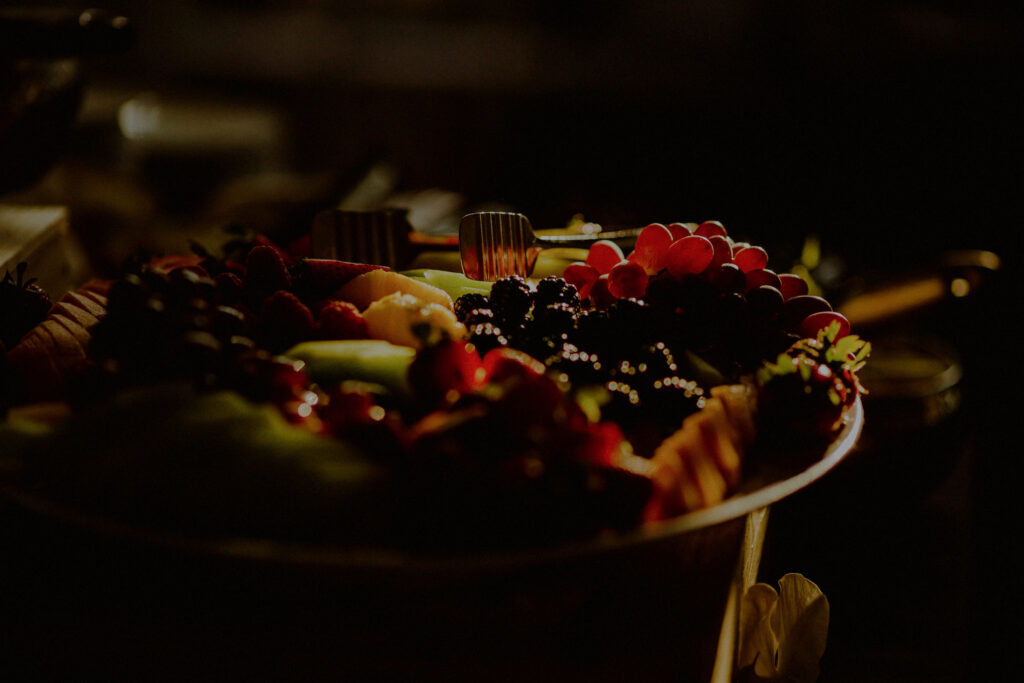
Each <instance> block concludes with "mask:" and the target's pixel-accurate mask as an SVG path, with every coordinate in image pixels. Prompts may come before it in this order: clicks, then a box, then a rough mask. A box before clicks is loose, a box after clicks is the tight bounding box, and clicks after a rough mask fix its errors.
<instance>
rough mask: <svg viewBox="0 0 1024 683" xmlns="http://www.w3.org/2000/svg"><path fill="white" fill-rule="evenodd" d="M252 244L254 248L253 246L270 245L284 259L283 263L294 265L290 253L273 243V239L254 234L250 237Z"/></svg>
mask: <svg viewBox="0 0 1024 683" xmlns="http://www.w3.org/2000/svg"><path fill="white" fill-rule="evenodd" d="M252 244H253V248H255V247H270V248H271V249H273V250H274V251H276V252H277V253H278V254H280V255H281V258H282V259H284V262H285V265H288V266H293V265H295V259H294V258H292V255H291V254H289V253H288V252H287V251H286V250H284V249H282V248H281V247H279V246H277V244H275V243H274V241H273V240H271V239H270V238H269V237H267V236H266V235H255V236H254V237H253V238H252Z"/></svg>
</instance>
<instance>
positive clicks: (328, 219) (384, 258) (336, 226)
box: [310, 209, 457, 269]
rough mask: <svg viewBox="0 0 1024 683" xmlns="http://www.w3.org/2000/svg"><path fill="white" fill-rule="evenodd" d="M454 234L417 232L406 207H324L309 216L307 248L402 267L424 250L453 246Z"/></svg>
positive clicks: (346, 258)
mask: <svg viewBox="0 0 1024 683" xmlns="http://www.w3.org/2000/svg"><path fill="white" fill-rule="evenodd" d="M456 244H457V241H456V237H455V236H454V235H447V236H434V235H425V234H422V233H418V232H416V231H415V230H413V228H412V225H411V224H410V223H409V218H408V210H407V209H378V210H375V211H346V210H342V209H327V210H325V211H321V212H319V213H318V214H317V215H316V216H315V217H314V219H313V230H312V233H311V235H310V250H311V252H312V254H313V256H314V257H315V258H323V259H335V260H338V261H350V262H353V263H372V264H374V265H378V266H387V267H389V268H394V269H400V268H406V267H408V266H409V264H410V263H411V262H412V260H413V258H414V257H415V256H416V255H417V254H418V253H419V252H421V251H424V250H426V249H431V248H434V249H444V248H454V247H455V246H456Z"/></svg>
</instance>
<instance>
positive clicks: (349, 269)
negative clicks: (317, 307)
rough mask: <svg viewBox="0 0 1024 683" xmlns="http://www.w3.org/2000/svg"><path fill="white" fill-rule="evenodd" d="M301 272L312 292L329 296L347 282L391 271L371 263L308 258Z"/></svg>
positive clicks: (304, 261)
mask: <svg viewBox="0 0 1024 683" xmlns="http://www.w3.org/2000/svg"><path fill="white" fill-rule="evenodd" d="M302 264H303V266H302V268H301V272H302V275H301V277H303V278H304V279H305V281H306V284H307V285H308V288H309V289H310V290H311V292H313V293H315V294H320V295H322V296H327V295H330V294H333V293H334V292H335V291H337V289H338V288H339V287H341V286H342V285H344V284H345V283H346V282H348V281H349V280H351V279H352V278H354V277H356V276H357V275H362V274H363V273H368V272H370V271H371V270H389V268H388V267H387V266H375V265H372V264H369V263H351V262H349V261H335V260H333V259H314V258H307V259H303V260H302Z"/></svg>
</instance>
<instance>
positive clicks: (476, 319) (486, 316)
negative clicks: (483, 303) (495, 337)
mask: <svg viewBox="0 0 1024 683" xmlns="http://www.w3.org/2000/svg"><path fill="white" fill-rule="evenodd" d="M461 320H462V323H463V324H464V325H466V326H471V325H478V324H480V323H488V322H489V323H493V322H496V320H495V319H494V311H492V310H491V309H489V308H474V309H472V310H470V311H469V312H468V313H466V315H465V317H464V318H461Z"/></svg>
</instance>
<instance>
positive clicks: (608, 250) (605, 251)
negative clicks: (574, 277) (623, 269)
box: [587, 240, 626, 275]
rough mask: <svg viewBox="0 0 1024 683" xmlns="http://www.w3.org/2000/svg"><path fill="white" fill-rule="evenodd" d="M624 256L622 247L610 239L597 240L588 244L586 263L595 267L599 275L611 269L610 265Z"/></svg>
mask: <svg viewBox="0 0 1024 683" xmlns="http://www.w3.org/2000/svg"><path fill="white" fill-rule="evenodd" d="M624 258H626V256H625V255H624V254H623V253H622V248H621V247H620V246H619V245H617V244H616V243H615V242H612V241H611V240H598V241H597V242H594V243H593V244H592V245H590V252H589V253H588V254H587V264H588V265H591V266H593V267H594V268H596V269H597V272H598V273H600V274H601V275H604V274H605V273H608V272H610V271H611V269H612V266H614V265H615V264H616V263H618V262H619V261H621V260H622V259H624Z"/></svg>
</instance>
